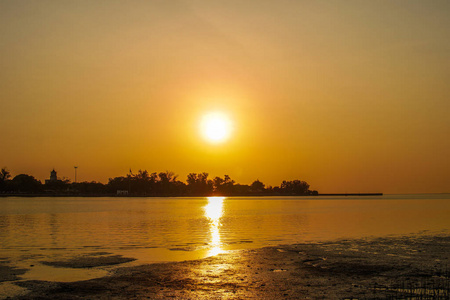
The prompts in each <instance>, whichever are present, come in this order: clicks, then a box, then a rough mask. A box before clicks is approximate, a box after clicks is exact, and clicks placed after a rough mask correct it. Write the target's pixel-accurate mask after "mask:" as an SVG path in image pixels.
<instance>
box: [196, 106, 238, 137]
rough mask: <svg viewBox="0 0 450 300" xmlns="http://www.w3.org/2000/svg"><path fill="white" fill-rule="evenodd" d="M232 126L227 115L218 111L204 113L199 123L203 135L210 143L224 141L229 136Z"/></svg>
mask: <svg viewBox="0 0 450 300" xmlns="http://www.w3.org/2000/svg"><path fill="white" fill-rule="evenodd" d="M232 127H233V126H232V122H231V120H230V119H229V118H228V116H227V115H225V114H223V113H220V112H213V113H209V114H207V115H205V116H204V117H203V118H202V120H201V123H200V130H201V133H202V135H203V137H204V138H205V139H206V140H208V141H209V142H212V143H221V142H224V141H226V140H227V139H228V138H229V137H230V134H231V131H232Z"/></svg>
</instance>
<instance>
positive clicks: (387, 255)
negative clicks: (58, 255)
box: [0, 234, 450, 299]
mask: <svg viewBox="0 0 450 300" xmlns="http://www.w3.org/2000/svg"><path fill="white" fill-rule="evenodd" d="M449 256H450V236H449V235H447V234H445V235H444V234H443V235H415V236H405V237H385V238H372V239H359V240H339V241H333V242H323V243H313V244H311V243H308V244H307V243H305V244H297V245H283V246H278V247H268V248H262V249H254V250H239V251H232V252H229V253H226V254H220V255H217V256H214V257H209V258H205V259H200V260H193V261H183V262H175V263H158V264H150V265H141V266H135V267H120V263H123V262H127V261H129V260H130V259H129V258H123V257H120V256H115V255H108V254H107V253H100V254H93V255H91V256H87V257H84V258H83V257H79V258H77V259H72V260H70V261H63V262H47V263H48V264H53V265H54V266H58V265H61V266H64V267H68V266H70V267H73V268H101V267H102V266H104V265H112V264H117V266H118V267H117V268H116V269H114V270H113V271H112V272H111V273H110V275H108V276H106V277H102V278H98V279H92V280H87V281H77V282H64V283H63V282H47V281H25V280H17V279H20V274H23V272H25V270H20V269H14V268H12V267H9V266H7V265H6V264H0V282H1V281H3V282H6V281H10V282H11V285H15V286H19V287H20V289H21V290H22V292H21V294H20V295H16V296H14V297H13V298H12V299H167V298H176V299H386V298H388V299H449V298H450V279H449V275H450V270H449V267H450V266H449ZM3 298H4V299H5V298H6V299H10V298H8V297H7V295H3Z"/></svg>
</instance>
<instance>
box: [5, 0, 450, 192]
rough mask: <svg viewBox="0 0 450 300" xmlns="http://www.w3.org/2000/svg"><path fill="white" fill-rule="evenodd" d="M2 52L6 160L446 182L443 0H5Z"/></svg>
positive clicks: (449, 73)
mask: <svg viewBox="0 0 450 300" xmlns="http://www.w3.org/2000/svg"><path fill="white" fill-rule="evenodd" d="M0 54H1V55H0V112H1V118H0V127H1V130H2V131H1V136H0V167H3V166H6V167H7V168H8V169H9V170H10V171H11V172H12V174H13V175H17V174H20V173H27V174H30V175H33V176H35V177H36V178H38V179H40V180H43V179H45V178H48V177H49V173H50V171H51V169H52V168H55V169H56V170H57V171H58V176H61V177H68V178H70V179H72V180H73V177H74V169H73V166H74V165H77V166H79V168H78V179H79V180H81V181H84V180H87V181H91V180H96V181H101V182H104V183H106V182H107V180H108V178H109V177H115V176H121V175H125V174H126V173H127V172H128V170H129V169H130V168H131V169H132V170H134V171H137V170H138V169H147V170H149V171H165V170H171V171H174V172H175V173H177V174H178V175H179V178H180V179H181V180H183V181H184V180H185V178H186V175H187V173H188V172H202V171H206V172H209V173H210V175H211V176H223V175H224V174H228V175H230V176H231V178H232V179H234V180H236V181H237V182H239V183H247V184H248V183H251V182H252V181H253V180H255V179H257V178H259V179H260V180H261V181H263V182H264V183H266V184H270V185H279V184H280V182H281V180H284V179H286V180H293V179H301V180H305V181H307V182H308V183H310V184H311V188H312V189H317V190H319V191H320V192H384V193H417V192H450V118H449V113H450V1H448V0H444V1H438V0H433V1H423V0H420V1H419V0H418V1H392V0H385V1H382V0H380V1H372V0H370V1H362V0H358V1H351V0H345V1H344V0H342V1H331V0H327V1H315V0H314V1H312V0H311V1H301V0H299V1H292V0H291V1H287V0H286V1H262V0H258V1H230V0H227V1H211V0H208V1H207V0H205V1H167V0H161V1H125V0H124V1H113V0H108V1H106V0H105V1H93V0H89V1H83V0H72V1H65V0H54V1H45V0H39V1H31V0H29V1H21V0H10V1H4V0H0ZM209 111H221V112H224V113H227V114H228V115H229V116H230V118H232V119H233V121H234V126H235V130H234V133H233V135H232V137H231V138H230V139H229V141H228V142H226V143H223V144H216V145H213V144H209V143H207V142H206V141H205V140H204V139H202V137H201V136H200V134H199V130H198V126H199V125H198V123H199V122H200V119H201V118H202V116H203V115H204V114H205V113H207V112H209Z"/></svg>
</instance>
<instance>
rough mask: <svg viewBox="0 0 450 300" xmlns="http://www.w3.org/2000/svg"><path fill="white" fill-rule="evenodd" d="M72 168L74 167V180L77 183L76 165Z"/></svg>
mask: <svg viewBox="0 0 450 300" xmlns="http://www.w3.org/2000/svg"><path fill="white" fill-rule="evenodd" d="M74 169H75V181H74V182H75V183H77V169H78V167H77V166H75V167H74Z"/></svg>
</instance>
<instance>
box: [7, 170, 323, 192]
mask: <svg viewBox="0 0 450 300" xmlns="http://www.w3.org/2000/svg"><path fill="white" fill-rule="evenodd" d="M309 187H310V186H309V184H308V183H307V182H305V181H301V180H292V181H285V180H284V181H282V182H281V184H280V186H266V185H265V184H264V183H263V182H261V181H259V180H258V179H257V180H255V181H253V182H252V183H251V184H250V185H246V184H239V183H236V182H235V181H234V180H232V179H231V178H230V176H228V175H224V176H223V177H219V176H216V177H214V178H209V174H208V173H206V172H203V173H189V174H188V175H187V179H186V182H183V181H180V180H178V176H177V175H175V173H173V172H169V171H166V172H159V173H158V172H153V173H150V172H148V171H147V170H139V171H138V172H137V173H133V172H132V171H131V170H130V172H129V173H128V174H126V175H125V176H120V177H114V178H109V181H108V183H107V184H103V183H100V182H95V181H91V182H87V181H85V182H70V180H68V179H62V180H61V179H58V180H53V181H46V182H45V183H44V184H43V183H42V182H41V181H39V180H37V179H36V178H34V177H33V176H31V175H27V174H19V175H17V176H15V177H12V176H11V173H10V172H9V171H8V169H6V168H3V169H2V170H1V171H0V193H2V194H7V195H9V194H30V195H41V194H42V195H52V194H53V195H81V196H84V195H97V196H102V195H105V196H111V195H118V194H120V195H128V196H172V197H181V196H277V195H280V196H306V195H318V192H317V191H312V190H310V189H309Z"/></svg>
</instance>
